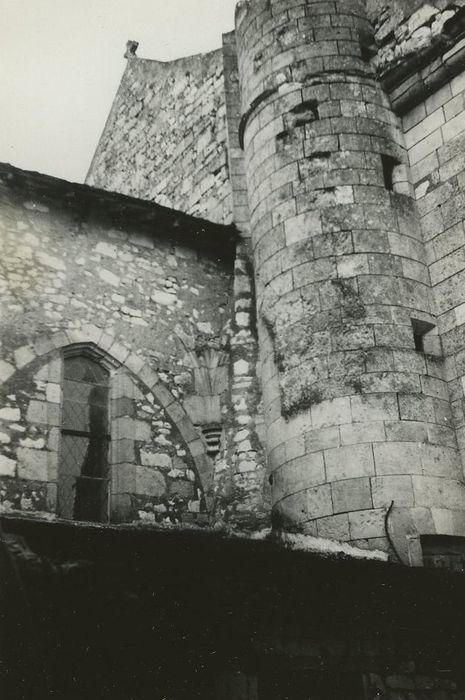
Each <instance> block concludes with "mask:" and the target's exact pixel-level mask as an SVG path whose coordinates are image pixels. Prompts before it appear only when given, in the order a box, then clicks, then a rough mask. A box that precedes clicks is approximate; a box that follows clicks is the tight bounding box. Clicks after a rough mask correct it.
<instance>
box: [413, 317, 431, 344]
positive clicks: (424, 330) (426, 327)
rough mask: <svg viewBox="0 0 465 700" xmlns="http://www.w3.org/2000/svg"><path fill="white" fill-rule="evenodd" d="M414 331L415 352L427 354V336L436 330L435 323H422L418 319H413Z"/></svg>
mask: <svg viewBox="0 0 465 700" xmlns="http://www.w3.org/2000/svg"><path fill="white" fill-rule="evenodd" d="M411 322H412V330H413V341H414V343H415V350H417V351H418V352H425V336H426V335H427V334H428V333H429V332H430V331H431V330H432V329H433V328H435V326H434V324H433V323H428V321H420V320H419V319H417V318H412V319H411Z"/></svg>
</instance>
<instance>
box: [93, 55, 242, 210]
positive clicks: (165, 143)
mask: <svg viewBox="0 0 465 700" xmlns="http://www.w3.org/2000/svg"><path fill="white" fill-rule="evenodd" d="M226 142H227V135H226V108H225V98H224V79H223V57H222V51H221V50H218V51H213V52H211V53H208V54H205V55H199V56H190V57H188V58H182V59H179V60H176V61H171V62H168V63H162V62H160V61H150V60H145V59H139V58H136V57H131V58H129V59H128V63H127V67H126V70H125V73H124V75H123V78H122V81H121V84H120V87H119V89H118V93H117V95H116V98H115V101H114V104H113V107H112V110H111V113H110V116H109V118H108V121H107V124H106V126H105V129H104V132H103V134H102V137H101V139H100V142H99V145H98V147H97V150H96V153H95V156H94V159H93V161H92V165H91V167H90V170H89V173H88V176H87V179H86V182H87V184H89V185H93V186H96V187H101V188H103V189H106V190H111V191H113V192H121V193H123V194H128V195H131V196H134V197H138V198H141V199H148V200H150V201H153V202H156V203H158V204H162V205H166V206H169V207H172V208H175V209H179V210H180V211H184V212H187V213H189V214H193V215H195V216H202V217H205V218H207V219H209V220H210V221H215V222H220V223H229V222H230V221H231V215H232V204H231V190H230V184H229V180H228V157H227V143H226Z"/></svg>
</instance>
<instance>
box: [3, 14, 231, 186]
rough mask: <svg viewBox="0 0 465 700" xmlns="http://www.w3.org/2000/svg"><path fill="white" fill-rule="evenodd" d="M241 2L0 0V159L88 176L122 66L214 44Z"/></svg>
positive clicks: (73, 177) (76, 176) (72, 176)
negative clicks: (132, 58)
mask: <svg viewBox="0 0 465 700" xmlns="http://www.w3.org/2000/svg"><path fill="white" fill-rule="evenodd" d="M236 1H237V0H0V161H1V162H8V163H11V164H12V165H16V166H17V167H20V168H24V169H26V170H38V171H39V172H42V173H47V174H50V175H55V176H57V177H61V178H64V179H67V180H72V181H76V182H82V181H83V179H84V177H85V175H86V172H87V169H88V167H89V165H90V161H91V158H92V156H93V153H94V150H95V147H96V145H97V141H98V138H99V136H100V134H101V132H102V129H103V126H104V124H105V120H106V117H107V116H108V112H109V110H110V107H111V104H112V101H113V98H114V96H115V94H116V90H117V87H118V84H119V81H120V79H121V75H122V73H123V70H124V67H125V60H124V58H123V54H124V51H125V47H126V41H127V40H128V39H134V40H136V41H138V42H139V49H138V51H137V55H138V56H141V57H143V58H153V59H157V60H160V61H165V60H170V59H173V58H180V57H181V56H188V55H190V54H194V53H200V52H204V51H210V50H212V49H216V48H219V47H220V46H221V34H222V33H224V32H228V31H230V30H231V29H233V26H234V7H235V5H236Z"/></svg>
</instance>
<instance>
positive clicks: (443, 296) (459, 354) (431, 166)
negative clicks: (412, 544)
mask: <svg viewBox="0 0 465 700" xmlns="http://www.w3.org/2000/svg"><path fill="white" fill-rule="evenodd" d="M403 126H404V129H405V138H406V143H407V146H408V148H409V159H410V164H411V173H412V181H413V183H414V186H415V194H416V198H417V201H418V209H419V212H420V215H421V222H422V229H423V236H424V241H425V251H426V256H427V261H428V265H429V270H430V275H431V284H432V287H433V291H434V301H435V306H436V312H437V318H438V328H439V333H440V336H441V339H442V347H443V352H444V356H445V369H444V376H445V377H446V378H447V380H448V382H449V391H450V398H451V402H452V416H445V422H444V429H447V428H448V429H449V430H450V432H451V441H452V428H455V431H456V436H457V441H458V446H459V448H460V450H461V454H462V464H463V466H464V467H465V231H464V220H465V194H464V190H465V73H462V74H461V75H459V76H457V77H455V78H454V79H453V80H451V81H449V82H448V83H446V84H445V85H444V86H443V87H441V88H440V89H439V90H438V91H436V92H435V93H434V94H432V95H430V96H429V97H427V98H426V99H425V100H424V101H422V102H421V103H420V104H418V105H417V106H416V107H414V108H413V109H412V110H411V111H410V112H409V113H407V114H406V115H405V116H404V118H403ZM449 527H451V525H450V524H449ZM450 534H452V532H450ZM462 534H465V533H462Z"/></svg>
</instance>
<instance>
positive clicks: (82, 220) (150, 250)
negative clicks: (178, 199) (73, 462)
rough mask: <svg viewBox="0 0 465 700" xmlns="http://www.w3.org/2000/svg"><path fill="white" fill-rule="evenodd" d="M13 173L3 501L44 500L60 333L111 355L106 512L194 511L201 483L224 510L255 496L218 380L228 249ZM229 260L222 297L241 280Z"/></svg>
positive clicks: (227, 306) (243, 446)
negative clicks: (211, 447)
mask: <svg viewBox="0 0 465 700" xmlns="http://www.w3.org/2000/svg"><path fill="white" fill-rule="evenodd" d="M21 178H23V175H22V174H21V175H18V171H15V173H14V174H12V173H11V172H9V171H8V169H6V171H3V172H2V186H1V203H0V204H1V218H0V225H1V235H0V246H1V264H0V272H1V278H0V279H1V282H0V284H1V293H2V308H3V310H4V315H3V317H2V345H1V359H0V383H1V392H2V394H1V406H0V447H1V450H0V452H1V454H0V480H1V486H0V500H1V501H2V502H3V507H4V509H10V510H11V509H13V510H23V511H28V512H36V513H37V512H40V513H41V514H42V515H46V514H47V513H48V514H50V515H53V514H54V512H55V509H56V483H57V469H58V460H59V454H60V411H61V408H60V407H61V377H62V363H63V350H64V348H66V347H67V346H69V345H74V344H76V343H83V344H84V345H85V346H89V347H91V348H93V349H94V350H95V351H96V352H97V353H100V354H101V355H102V356H104V357H106V358H107V361H109V362H110V363H111V364H112V369H111V380H110V383H111V397H112V400H111V445H112V447H111V463H112V489H113V494H112V517H113V519H116V520H125V521H132V520H142V521H147V522H155V521H156V522H158V521H161V522H164V521H168V522H177V521H179V520H182V521H192V520H194V521H199V520H200V522H201V521H202V519H203V520H205V519H206V518H207V513H206V509H207V506H208V507H209V509H210V516H211V510H212V508H214V507H215V503H214V502H213V501H214V499H215V498H216V500H217V502H218V508H217V510H218V512H219V516H224V517H229V518H230V519H231V518H232V517H233V516H234V513H235V511H236V510H238V509H239V510H241V509H242V510H241V512H244V511H245V510H247V509H249V511H251V510H253V509H254V508H255V509H257V508H259V506H260V504H261V503H262V500H263V487H262V483H260V488H259V489H258V491H259V493H257V483H256V479H255V480H254V479H252V478H251V476H250V472H252V471H254V470H256V469H259V468H260V466H259V464H258V466H257V463H259V461H260V459H261V448H260V446H259V444H258V442H257V440H256V439H255V441H254V444H253V446H252V445H250V444H249V443H247V441H246V440H245V439H244V436H243V435H242V437H241V435H239V437H237V436H238V433H239V430H240V429H242V430H244V429H246V428H247V427H248V426H249V424H250V423H251V422H252V421H253V417H252V416H250V412H249V408H250V407H246V409H247V410H241V409H243V408H244V406H241V398H240V397H239V396H233V397H231V394H230V389H229V375H230V372H231V371H232V369H231V365H230V357H229V347H230V343H231V342H234V343H235V344H236V345H238V346H240V344H241V337H242V336H241V333H242V334H243V332H244V329H242V331H241V328H237V327H235V329H234V328H233V329H231V315H232V309H231V304H232V285H233V268H232V260H231V259H230V260H229V261H228V260H227V259H225V261H223V262H221V260H219V259H218V253H215V254H214V255H212V254H210V253H207V252H203V253H200V252H198V251H197V250H196V249H195V248H194V247H191V246H186V245H184V244H180V243H176V242H175V241H173V240H172V239H170V238H169V237H167V236H166V235H165V234H164V231H163V229H164V225H163V224H157V223H156V220H155V223H153V222H150V219H151V212H146V213H145V215H142V219H143V223H137V221H138V217H137V214H134V215H131V214H128V210H127V207H128V205H127V204H125V203H123V202H122V203H120V204H119V208H118V206H116V208H115V213H111V212H109V210H108V207H107V206H106V205H105V204H100V205H99V206H97V205H95V206H96V209H95V210H93V209H92V205H87V204H86V205H85V206H81V207H79V206H78V205H77V203H76V193H75V192H73V191H72V186H68V185H67V184H66V183H61V186H60V187H61V189H60V191H59V192H57V193H56V194H53V191H52V193H51V194H50V196H47V195H46V194H44V192H43V191H40V192H38V191H34V186H33V185H32V184H29V185H28V184H27V181H26V184H24V183H23V184H22V185H21V184H18V181H20V180H21ZM66 187H68V190H67V189H66ZM96 199H97V198H96ZM103 199H104V197H103ZM112 201H113V200H112ZM113 205H114V201H113ZM121 208H122V209H121ZM110 209H111V207H110ZM121 210H123V211H125V212H126V216H127V218H126V219H125V223H124V222H123V220H122V218H121V214H120V212H121ZM154 211H155V219H156V208H154ZM173 216H174V214H173ZM152 221H153V220H152ZM179 225H180V226H182V223H180V224H179ZM200 225H201V222H199V226H200ZM241 274H242V282H241V285H240V287H239V289H238V294H237V295H236V296H237V299H238V300H240V299H241V298H244V297H248V296H249V293H248V292H247V289H250V286H249V285H250V283H249V282H247V271H242V273H241ZM231 339H233V340H231ZM239 357H242V359H241V361H240V363H239V365H238V367H236V370H237V374H238V375H239V383H238V386H239V384H240V381H241V380H242V386H245V385H246V384H247V382H249V376H250V381H253V377H254V365H253V364H251V363H246V367H245V369H244V363H245V359H244V357H243V356H241V355H240V351H239ZM236 359H237V360H238V361H239V359H238V358H236ZM241 363H242V364H241ZM233 402H235V404H236V405H235V406H234V405H233ZM238 415H242V418H243V420H242V425H239V424H238V420H237V416H238ZM211 423H215V424H218V423H219V424H220V426H221V427H222V438H221V451H220V453H219V455H218V456H217V458H216V466H217V469H218V473H219V475H221V478H219V476H218V478H217V480H216V486H217V492H216V493H215V494H214V493H213V492H212V482H213V473H214V469H215V463H214V460H212V459H211V458H210V457H209V456H208V453H207V447H206V443H205V441H204V439H203V437H202V434H201V428H202V427H203V426H204V425H209V424H211ZM237 461H239V467H238V466H237ZM251 462H252V464H251ZM229 469H231V470H232V473H233V474H235V473H238V474H239V477H240V478H241V480H242V481H241V484H240V488H238V489H236V490H234V489H232V490H231V489H229V490H228V488H227V486H228V484H229V483H230V480H229V479H225V478H223V477H224V475H225V474H226V473H228V470H229ZM247 477H249V478H248V479H247ZM223 488H224V489H225V490H221V489H223ZM251 494H252V495H251ZM225 501H226V502H227V508H226V507H225ZM262 511H263V507H262Z"/></svg>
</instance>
